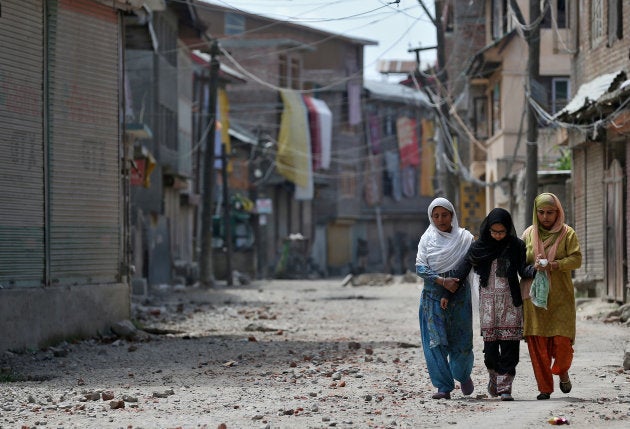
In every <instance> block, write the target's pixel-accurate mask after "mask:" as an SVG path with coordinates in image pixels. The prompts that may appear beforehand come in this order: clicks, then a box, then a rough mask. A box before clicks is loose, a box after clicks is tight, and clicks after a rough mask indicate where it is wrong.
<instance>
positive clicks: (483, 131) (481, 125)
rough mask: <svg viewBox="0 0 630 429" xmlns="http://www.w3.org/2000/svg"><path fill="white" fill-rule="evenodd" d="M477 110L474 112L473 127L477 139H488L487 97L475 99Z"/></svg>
mask: <svg viewBox="0 0 630 429" xmlns="http://www.w3.org/2000/svg"><path fill="white" fill-rule="evenodd" d="M474 103H475V106H474V108H475V110H474V112H473V115H474V116H473V126H474V129H475V137H476V138H478V139H487V138H488V137H490V136H489V135H488V115H487V114H486V110H487V108H486V103H487V99H486V97H475V101H474Z"/></svg>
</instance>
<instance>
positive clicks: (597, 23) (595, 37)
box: [591, 0, 604, 47]
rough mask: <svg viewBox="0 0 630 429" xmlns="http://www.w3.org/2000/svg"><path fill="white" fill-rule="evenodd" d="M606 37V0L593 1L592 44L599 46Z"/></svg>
mask: <svg viewBox="0 0 630 429" xmlns="http://www.w3.org/2000/svg"><path fill="white" fill-rule="evenodd" d="M602 37H604V0H593V2H592V3H591V46H592V47H595V46H597V45H598V44H599V43H600V41H601V39H602Z"/></svg>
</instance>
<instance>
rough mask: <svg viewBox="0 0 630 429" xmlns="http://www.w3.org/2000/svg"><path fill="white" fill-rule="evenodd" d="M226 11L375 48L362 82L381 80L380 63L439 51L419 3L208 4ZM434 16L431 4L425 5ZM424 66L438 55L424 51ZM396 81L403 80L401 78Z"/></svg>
mask: <svg viewBox="0 0 630 429" xmlns="http://www.w3.org/2000/svg"><path fill="white" fill-rule="evenodd" d="M205 1H206V2H207V3H215V4H218V5H220V6H224V7H231V8H235V9H239V10H243V11H245V12H249V13H255V14H259V15H264V16H267V17H270V18H273V19H278V20H285V21H291V22H293V23H296V24H300V25H305V26H309V27H314V28H318V29H320V30H325V31H328V32H331V33H336V34H342V35H344V36H347V37H355V38H359V39H367V40H371V41H374V42H377V43H378V45H376V46H366V47H365V48H364V54H365V58H364V71H363V72H364V76H365V77H366V78H368V79H377V80H380V79H382V75H381V74H379V73H378V71H377V64H378V61H379V60H405V61H414V60H415V54H414V53H413V52H408V49H411V48H418V47H429V46H435V44H436V37H435V27H434V26H433V24H432V23H431V21H430V19H429V18H428V17H427V15H426V14H425V12H424V10H423V9H422V7H421V6H420V3H419V1H418V0H205ZM424 4H425V5H426V7H427V8H428V9H429V10H430V11H431V13H433V7H434V2H433V0H424ZM420 58H421V61H422V64H423V65H426V64H433V63H434V62H435V58H436V52H435V50H427V51H422V52H421V55H420ZM397 77H398V78H399V77H400V76H397Z"/></svg>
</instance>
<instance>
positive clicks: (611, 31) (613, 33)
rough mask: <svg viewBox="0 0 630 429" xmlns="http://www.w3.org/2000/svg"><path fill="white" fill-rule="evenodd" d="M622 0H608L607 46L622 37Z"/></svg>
mask: <svg viewBox="0 0 630 429" xmlns="http://www.w3.org/2000/svg"><path fill="white" fill-rule="evenodd" d="M622 3H623V2H622V0H608V46H612V45H613V43H615V41H616V40H619V39H622V38H623V6H622Z"/></svg>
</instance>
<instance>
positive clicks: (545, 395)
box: [536, 393, 551, 401]
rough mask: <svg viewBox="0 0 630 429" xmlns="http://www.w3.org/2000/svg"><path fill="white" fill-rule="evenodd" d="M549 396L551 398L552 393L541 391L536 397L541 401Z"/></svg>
mask: <svg viewBox="0 0 630 429" xmlns="http://www.w3.org/2000/svg"><path fill="white" fill-rule="evenodd" d="M549 398H551V393H541V394H540V395H538V396H536V399H538V400H539V401H541V400H544V399H549Z"/></svg>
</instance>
